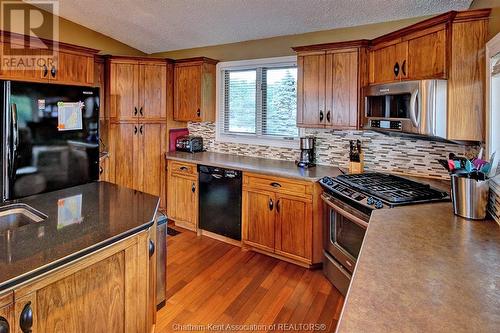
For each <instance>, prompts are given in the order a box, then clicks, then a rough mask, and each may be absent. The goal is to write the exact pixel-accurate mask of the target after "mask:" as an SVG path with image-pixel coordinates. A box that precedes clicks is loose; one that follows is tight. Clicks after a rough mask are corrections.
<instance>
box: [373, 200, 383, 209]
mask: <svg viewBox="0 0 500 333" xmlns="http://www.w3.org/2000/svg"><path fill="white" fill-rule="evenodd" d="M382 207H384V204H383V203H382V201H380V200H378V201H377V202H375V208H377V209H380V208H382Z"/></svg>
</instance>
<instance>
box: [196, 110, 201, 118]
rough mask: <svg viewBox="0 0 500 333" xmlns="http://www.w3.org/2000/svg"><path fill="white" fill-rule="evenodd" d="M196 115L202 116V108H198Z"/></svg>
mask: <svg viewBox="0 0 500 333" xmlns="http://www.w3.org/2000/svg"><path fill="white" fill-rule="evenodd" d="M196 116H197V117H200V116H201V110H200V109H198V110H196Z"/></svg>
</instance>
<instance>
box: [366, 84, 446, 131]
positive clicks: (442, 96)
mask: <svg viewBox="0 0 500 333" xmlns="http://www.w3.org/2000/svg"><path fill="white" fill-rule="evenodd" d="M364 95H365V116H366V118H365V119H366V120H365V124H364V128H365V129H372V130H377V131H390V132H402V133H409V134H416V135H423V136H429V137H440V138H446V117H447V114H446V113H447V111H446V110H447V109H446V95H447V81H446V80H420V81H405V82H395V83H387V84H379V85H373V86H369V87H367V88H366V89H365V94H364Z"/></svg>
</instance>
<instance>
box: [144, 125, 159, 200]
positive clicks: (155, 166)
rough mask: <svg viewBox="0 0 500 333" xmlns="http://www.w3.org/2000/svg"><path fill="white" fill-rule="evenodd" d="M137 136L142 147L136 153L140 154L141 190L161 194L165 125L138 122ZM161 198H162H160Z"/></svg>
mask: <svg viewBox="0 0 500 333" xmlns="http://www.w3.org/2000/svg"><path fill="white" fill-rule="evenodd" d="M139 137H140V138H141V139H140V144H139V146H140V147H142V149H140V150H139V151H138V154H140V155H142V158H140V159H141V160H142V173H143V183H142V188H141V191H143V192H146V193H149V194H153V195H156V196H161V195H162V193H163V191H162V190H161V187H162V184H164V183H163V182H162V181H161V179H162V175H164V171H163V170H162V169H163V168H162V166H163V163H162V160H163V159H164V158H165V152H166V144H165V142H166V125H164V124H139ZM162 199H163V198H162Z"/></svg>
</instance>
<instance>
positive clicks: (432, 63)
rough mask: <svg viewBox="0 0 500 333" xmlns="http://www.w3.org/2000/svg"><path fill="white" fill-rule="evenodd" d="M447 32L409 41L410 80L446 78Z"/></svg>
mask: <svg viewBox="0 0 500 333" xmlns="http://www.w3.org/2000/svg"><path fill="white" fill-rule="evenodd" d="M446 43H447V39H446V30H445V29H441V30H439V31H436V32H433V33H430V34H427V35H424V36H421V37H417V38H413V39H410V40H409V41H408V76H407V78H408V79H409V80H418V79H426V78H434V79H445V78H446V74H447V73H446V65H447V64H446V49H447V46H446Z"/></svg>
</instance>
